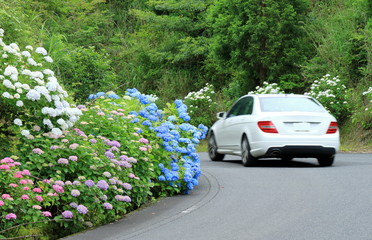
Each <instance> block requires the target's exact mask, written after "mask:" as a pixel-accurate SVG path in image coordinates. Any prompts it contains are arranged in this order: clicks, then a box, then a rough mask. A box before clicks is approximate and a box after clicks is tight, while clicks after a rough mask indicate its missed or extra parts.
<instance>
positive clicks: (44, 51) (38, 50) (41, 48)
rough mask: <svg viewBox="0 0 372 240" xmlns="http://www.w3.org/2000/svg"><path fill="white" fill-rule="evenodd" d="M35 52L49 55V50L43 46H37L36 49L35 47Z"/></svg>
mask: <svg viewBox="0 0 372 240" xmlns="http://www.w3.org/2000/svg"><path fill="white" fill-rule="evenodd" d="M35 52H36V53H40V54H43V55H44V56H46V55H48V52H47V50H45V48H43V47H38V48H36V49H35Z"/></svg>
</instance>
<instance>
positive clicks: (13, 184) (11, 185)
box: [9, 183, 18, 187]
mask: <svg viewBox="0 0 372 240" xmlns="http://www.w3.org/2000/svg"><path fill="white" fill-rule="evenodd" d="M9 187H18V184H15V183H10V184H9Z"/></svg>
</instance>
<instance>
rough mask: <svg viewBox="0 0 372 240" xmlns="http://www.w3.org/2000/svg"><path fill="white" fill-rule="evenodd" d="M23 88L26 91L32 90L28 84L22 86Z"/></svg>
mask: <svg viewBox="0 0 372 240" xmlns="http://www.w3.org/2000/svg"><path fill="white" fill-rule="evenodd" d="M22 88H23V89H24V90H30V89H31V88H30V86H29V85H28V84H27V83H25V84H22Z"/></svg>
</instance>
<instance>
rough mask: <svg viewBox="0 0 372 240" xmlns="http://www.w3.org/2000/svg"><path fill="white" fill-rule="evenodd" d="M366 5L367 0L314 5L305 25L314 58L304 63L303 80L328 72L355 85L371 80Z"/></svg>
mask: <svg viewBox="0 0 372 240" xmlns="http://www.w3.org/2000/svg"><path fill="white" fill-rule="evenodd" d="M367 4H368V0H358V1H354V0H347V1H344V0H333V1H320V2H318V3H317V4H316V5H314V7H313V9H312V11H311V12H310V13H309V20H308V22H307V24H306V25H305V26H304V27H305V29H306V31H307V32H308V36H309V37H310V39H311V41H312V42H313V44H314V48H315V55H314V56H313V57H312V58H311V59H310V60H309V62H308V63H307V64H304V75H305V78H306V79H308V80H310V81H311V80H312V79H317V78H320V77H321V76H323V75H324V73H327V72H328V73H330V74H332V75H339V76H341V77H342V78H345V79H348V82H349V83H351V84H353V85H354V86H355V84H358V83H359V82H360V80H362V79H363V78H367V79H368V78H370V76H371V72H370V70H369V72H367V71H366V69H367V68H370V67H368V65H371V64H370V57H368V55H370V52H371V40H370V28H368V24H367V21H368V18H367V12H366V10H367V9H368V8H367ZM368 35H369V36H368Z"/></svg>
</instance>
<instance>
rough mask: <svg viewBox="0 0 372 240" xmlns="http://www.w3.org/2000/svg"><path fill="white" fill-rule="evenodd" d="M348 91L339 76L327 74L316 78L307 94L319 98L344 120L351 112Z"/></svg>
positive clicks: (337, 116)
mask: <svg viewBox="0 0 372 240" xmlns="http://www.w3.org/2000/svg"><path fill="white" fill-rule="evenodd" d="M346 91H347V89H346V86H345V85H344V84H343V83H342V81H341V80H340V79H339V77H338V76H336V77H332V76H331V75H330V74H326V75H324V76H323V77H322V78H320V79H319V80H315V81H314V82H313V83H312V84H311V86H310V91H309V92H306V93H305V95H309V96H311V97H313V98H315V99H317V100H318V101H319V102H320V103H321V104H322V105H323V106H324V107H325V108H326V109H327V110H328V111H329V112H330V113H331V114H332V115H333V116H335V117H336V118H337V119H338V120H339V121H342V120H345V119H346V118H347V116H349V114H350V108H349V103H348V100H347V92H346Z"/></svg>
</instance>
